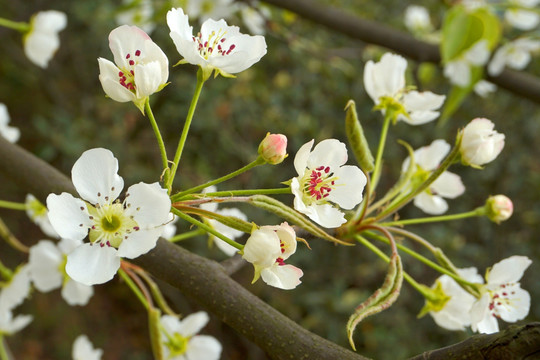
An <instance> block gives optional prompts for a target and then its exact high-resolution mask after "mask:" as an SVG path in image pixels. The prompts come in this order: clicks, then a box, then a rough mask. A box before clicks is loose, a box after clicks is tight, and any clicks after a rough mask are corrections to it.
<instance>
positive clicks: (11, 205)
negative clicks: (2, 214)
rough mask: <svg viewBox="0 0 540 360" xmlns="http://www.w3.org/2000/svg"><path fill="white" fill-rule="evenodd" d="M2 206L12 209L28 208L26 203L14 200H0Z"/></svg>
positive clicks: (0, 206)
mask: <svg viewBox="0 0 540 360" xmlns="http://www.w3.org/2000/svg"><path fill="white" fill-rule="evenodd" d="M0 208H4V209H11V210H26V204H25V203H18V202H13V201H5V200H0Z"/></svg>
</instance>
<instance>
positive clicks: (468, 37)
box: [441, 6, 483, 64]
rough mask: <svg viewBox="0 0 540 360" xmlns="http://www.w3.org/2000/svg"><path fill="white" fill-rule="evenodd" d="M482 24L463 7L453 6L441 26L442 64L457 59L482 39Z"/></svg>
mask: <svg viewBox="0 0 540 360" xmlns="http://www.w3.org/2000/svg"><path fill="white" fill-rule="evenodd" d="M482 33H483V24H482V21H481V20H480V19H478V18H477V17H476V16H474V15H473V13H470V12H468V11H467V9H465V7H463V6H454V7H452V8H451V9H450V10H449V11H448V12H447V14H446V17H445V19H444V22H443V25H442V41H441V56H442V60H443V63H444V64H446V63H447V62H449V61H451V60H453V59H455V58H457V57H459V56H460V55H461V54H462V53H463V52H464V51H465V50H467V49H468V48H470V47H471V45H473V44H474V43H475V42H477V41H478V40H480V39H481V38H482Z"/></svg>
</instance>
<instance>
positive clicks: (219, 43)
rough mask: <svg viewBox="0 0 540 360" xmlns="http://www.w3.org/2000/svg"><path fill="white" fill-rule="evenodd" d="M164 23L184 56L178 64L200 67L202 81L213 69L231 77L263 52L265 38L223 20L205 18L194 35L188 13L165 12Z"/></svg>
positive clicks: (255, 60)
mask: <svg viewBox="0 0 540 360" xmlns="http://www.w3.org/2000/svg"><path fill="white" fill-rule="evenodd" d="M167 24H168V25H169V29H170V30H171V32H170V33H169V35H170V36H171V38H172V40H173V42H174V45H175V46H176V49H177V50H178V52H179V53H180V55H181V56H183V57H184V59H183V60H182V61H181V63H190V64H193V65H198V66H200V67H201V69H202V71H203V78H204V79H205V80H206V79H208V78H209V77H210V75H211V74H212V72H213V71H215V73H216V75H217V74H221V75H223V76H228V77H231V76H232V74H236V73H239V72H241V71H244V70H246V69H247V68H249V67H250V66H251V65H253V64H254V63H256V62H258V61H259V60H260V59H261V58H262V57H263V56H264V55H265V54H266V42H265V40H264V37H262V36H260V35H255V36H250V35H245V34H241V33H240V31H239V28H238V27H237V26H228V25H227V23H226V22H225V20H223V19H222V20H219V21H214V20H212V19H208V20H206V21H205V22H204V23H203V24H202V26H201V31H200V32H199V33H198V34H197V35H196V36H193V27H191V26H189V23H188V16H187V15H184V11H183V10H182V9H180V8H178V9H172V10H170V11H169V12H168V13H167Z"/></svg>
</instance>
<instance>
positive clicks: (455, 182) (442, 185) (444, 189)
mask: <svg viewBox="0 0 540 360" xmlns="http://www.w3.org/2000/svg"><path fill="white" fill-rule="evenodd" d="M430 188H431V189H432V190H433V191H434V192H435V193H436V194H437V195H440V196H442V197H445V198H448V199H454V198H456V197H458V196H460V195H462V194H463V193H464V192H465V185H463V182H462V181H461V177H459V175H456V174H454V173H451V172H449V171H445V172H443V173H442V174H441V175H440V176H439V177H438V178H437V180H435V181H434V182H433V183H432V184H431V187H430Z"/></svg>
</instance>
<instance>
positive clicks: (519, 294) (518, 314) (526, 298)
mask: <svg viewBox="0 0 540 360" xmlns="http://www.w3.org/2000/svg"><path fill="white" fill-rule="evenodd" d="M505 291H506V294H507V296H506V299H505V300H506V301H508V302H509V303H506V301H501V302H500V305H499V304H498V303H496V305H495V309H496V312H497V314H498V315H499V316H500V317H501V319H503V320H504V321H506V322H510V323H513V322H516V321H519V320H523V319H524V318H525V317H526V316H527V315H528V314H529V309H530V307H531V296H530V295H529V293H528V292H527V291H526V290H523V289H521V288H520V287H519V285H514V286H508V287H507V288H505Z"/></svg>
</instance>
